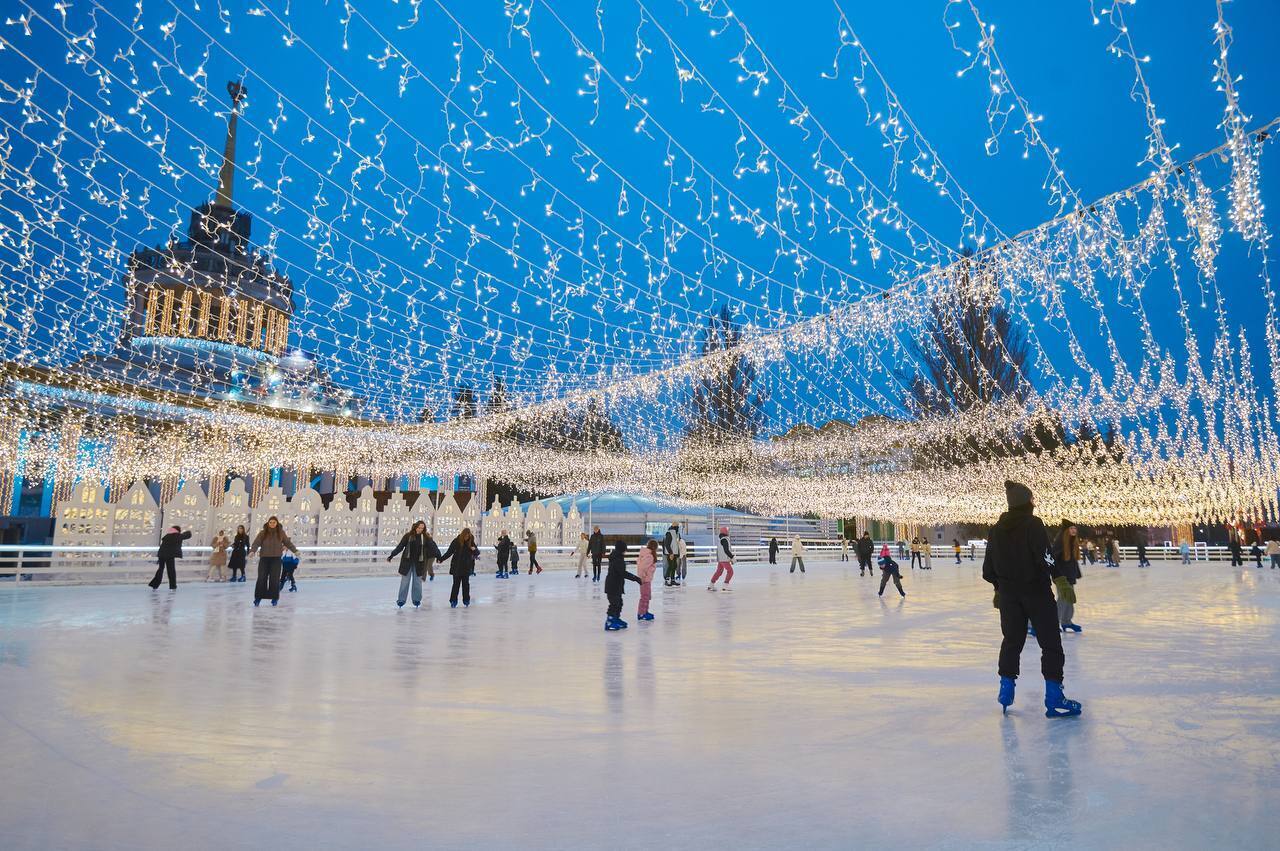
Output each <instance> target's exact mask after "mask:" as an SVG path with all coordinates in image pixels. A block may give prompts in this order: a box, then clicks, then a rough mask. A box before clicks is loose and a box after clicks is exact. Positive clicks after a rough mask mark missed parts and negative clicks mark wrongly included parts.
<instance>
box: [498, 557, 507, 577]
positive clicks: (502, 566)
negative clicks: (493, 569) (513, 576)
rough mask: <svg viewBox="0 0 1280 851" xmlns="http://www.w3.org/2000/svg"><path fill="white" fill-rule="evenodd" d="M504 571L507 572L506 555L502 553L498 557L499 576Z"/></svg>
mask: <svg viewBox="0 0 1280 851" xmlns="http://www.w3.org/2000/svg"><path fill="white" fill-rule="evenodd" d="M506 572H507V556H506V555H502V556H499V557H498V575H499V576H501V575H503V574H504V573H506Z"/></svg>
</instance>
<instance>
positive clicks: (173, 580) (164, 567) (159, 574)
mask: <svg viewBox="0 0 1280 851" xmlns="http://www.w3.org/2000/svg"><path fill="white" fill-rule="evenodd" d="M165 571H168V572H169V587H170V588H177V587H178V575H177V573H176V572H175V570H174V565H173V557H172V556H170V557H169V558H162V559H160V564H159V565H158V566H157V567H156V575H155V578H154V579H152V580H151V581H150V582H149V583H147V584H149V585H150V586H151V587H152V588H159V587H160V580H161V579H162V578H163V577H164V574H165Z"/></svg>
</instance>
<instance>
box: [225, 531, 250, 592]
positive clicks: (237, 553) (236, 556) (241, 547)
mask: <svg viewBox="0 0 1280 851" xmlns="http://www.w3.org/2000/svg"><path fill="white" fill-rule="evenodd" d="M248 557H249V533H248V532H246V531H245V528H244V527H243V526H237V527H236V536H235V537H234V538H232V539H231V558H230V559H229V560H228V567H230V568H231V581H232V582H236V581H240V582H244V565H245V561H246V560H247V559H248ZM237 570H238V571H240V579H239V580H237V579H236V571H237Z"/></svg>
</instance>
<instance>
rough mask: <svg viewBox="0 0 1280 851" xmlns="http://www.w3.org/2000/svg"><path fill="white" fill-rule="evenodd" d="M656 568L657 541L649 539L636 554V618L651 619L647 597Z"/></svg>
mask: <svg viewBox="0 0 1280 851" xmlns="http://www.w3.org/2000/svg"><path fill="white" fill-rule="evenodd" d="M657 569H658V542H657V541H650V542H649V543H647V544H645V545H644V546H643V547H641V548H640V554H639V555H637V556H636V576H639V577H640V608H639V610H638V611H637V612H636V619H637V620H642V621H651V620H653V612H651V611H649V598H650V597H651V596H652V595H653V574H654V572H655V571H656V570H657Z"/></svg>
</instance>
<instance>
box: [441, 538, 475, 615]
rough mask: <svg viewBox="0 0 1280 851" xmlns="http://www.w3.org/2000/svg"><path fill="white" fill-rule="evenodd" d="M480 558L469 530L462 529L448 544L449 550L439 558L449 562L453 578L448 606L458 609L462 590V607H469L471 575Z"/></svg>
mask: <svg viewBox="0 0 1280 851" xmlns="http://www.w3.org/2000/svg"><path fill="white" fill-rule="evenodd" d="M479 557H480V548H479V547H477V546H476V539H475V538H474V537H473V536H472V535H471V530H470V529H463V530H462V531H461V532H459V533H458V537H456V538H454V539H453V542H452V543H450V544H449V549H447V550H445V551H444V554H443V555H441V556H440V561H441V563H443V562H444V561H446V560H451V561H450V562H449V574H450V575H451V576H452V577H453V589H452V590H451V591H450V592H449V606H450V607H452V608H455V609H456V608H458V590H459V589H461V590H462V605H464V606H470V605H471V573H472V571H474V570H475V566H476V559H478V558H479Z"/></svg>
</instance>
